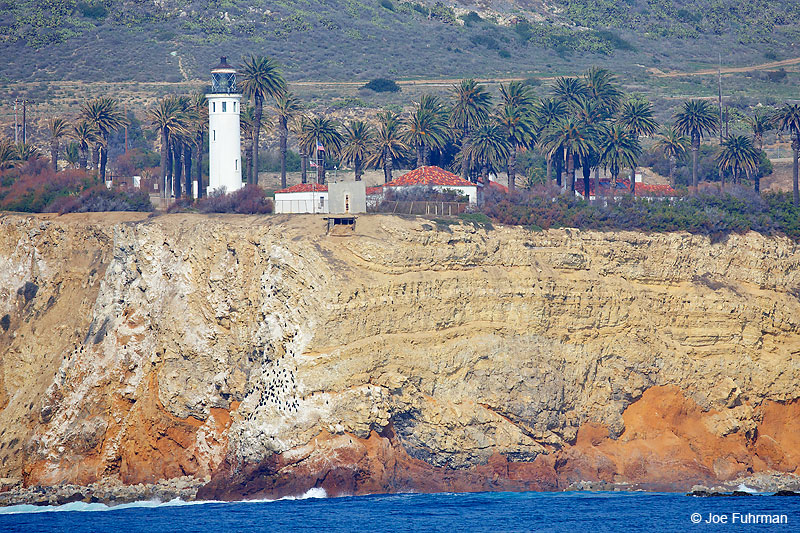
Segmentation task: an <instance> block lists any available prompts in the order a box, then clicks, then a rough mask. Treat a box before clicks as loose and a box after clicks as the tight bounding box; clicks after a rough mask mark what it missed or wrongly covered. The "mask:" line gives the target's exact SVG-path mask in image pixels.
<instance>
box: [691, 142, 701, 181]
mask: <svg viewBox="0 0 800 533" xmlns="http://www.w3.org/2000/svg"><path fill="white" fill-rule="evenodd" d="M699 150H700V136H699V135H697V134H696V133H694V134H692V187H693V188H694V191H695V192H697V152H698V151H699Z"/></svg>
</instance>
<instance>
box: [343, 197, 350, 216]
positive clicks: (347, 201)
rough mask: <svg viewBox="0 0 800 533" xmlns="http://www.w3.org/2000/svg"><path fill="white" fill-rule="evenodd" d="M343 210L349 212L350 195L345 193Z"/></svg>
mask: <svg viewBox="0 0 800 533" xmlns="http://www.w3.org/2000/svg"><path fill="white" fill-rule="evenodd" d="M344 212H345V213H349V212H350V195H349V194H345V195H344Z"/></svg>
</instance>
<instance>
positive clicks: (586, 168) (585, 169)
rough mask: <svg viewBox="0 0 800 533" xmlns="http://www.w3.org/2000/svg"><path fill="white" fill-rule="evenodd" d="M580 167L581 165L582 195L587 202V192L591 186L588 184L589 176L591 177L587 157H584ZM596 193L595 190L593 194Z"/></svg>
mask: <svg viewBox="0 0 800 533" xmlns="http://www.w3.org/2000/svg"><path fill="white" fill-rule="evenodd" d="M581 167H582V168H581V170H583V196H584V197H585V198H586V201H587V202H588V201H589V197H590V194H589V193H590V192H591V188H590V186H589V185H590V184H589V178H591V177H592V167H590V166H589V158H588V157H586V158H585V159H584V160H583V164H582V165H581ZM596 193H597V191H595V194H596Z"/></svg>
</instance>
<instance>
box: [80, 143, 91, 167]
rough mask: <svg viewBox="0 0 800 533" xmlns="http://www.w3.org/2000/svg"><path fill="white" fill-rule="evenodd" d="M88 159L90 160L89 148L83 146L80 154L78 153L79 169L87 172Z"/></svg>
mask: <svg viewBox="0 0 800 533" xmlns="http://www.w3.org/2000/svg"><path fill="white" fill-rule="evenodd" d="M88 159H89V147H88V146H85V145H81V147H80V152H79V153H78V167H80V169H81V170H86V165H87V160H88Z"/></svg>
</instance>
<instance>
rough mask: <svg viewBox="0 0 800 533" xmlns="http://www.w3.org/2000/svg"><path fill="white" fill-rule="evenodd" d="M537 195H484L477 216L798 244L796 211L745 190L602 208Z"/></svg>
mask: <svg viewBox="0 0 800 533" xmlns="http://www.w3.org/2000/svg"><path fill="white" fill-rule="evenodd" d="M538 192H539V193H538V194H537V193H531V192H525V191H519V192H514V193H511V194H501V193H489V194H487V197H486V202H485V203H484V205H483V206H482V211H483V212H484V213H486V214H487V215H488V216H489V217H491V218H492V219H493V220H496V221H497V222H500V223H502V224H510V225H522V226H530V227H533V228H542V229H548V228H559V227H571V228H579V229H596V230H638V231H647V232H667V231H688V232H690V233H698V234H705V235H724V234H728V233H744V232H747V231H757V232H760V233H764V234H768V235H769V234H776V233H784V234H786V235H787V236H789V237H790V238H792V239H794V240H800V209H799V208H797V207H794V206H793V205H792V201H791V195H790V194H787V193H770V194H766V195H764V196H763V197H760V196H759V195H757V194H755V193H753V192H752V191H750V190H749V189H743V188H738V187H733V188H730V189H728V190H727V191H725V192H724V193H708V192H706V193H704V194H701V195H697V196H688V197H685V198H675V199H672V200H669V199H663V200H647V199H634V198H631V197H629V196H626V197H623V198H620V199H618V200H617V201H616V202H609V205H608V206H601V205H592V204H589V203H588V202H586V201H585V200H583V199H578V198H568V197H565V196H555V197H553V196H551V195H550V194H546V193H543V191H538Z"/></svg>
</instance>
